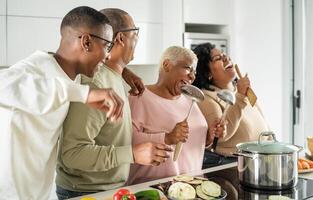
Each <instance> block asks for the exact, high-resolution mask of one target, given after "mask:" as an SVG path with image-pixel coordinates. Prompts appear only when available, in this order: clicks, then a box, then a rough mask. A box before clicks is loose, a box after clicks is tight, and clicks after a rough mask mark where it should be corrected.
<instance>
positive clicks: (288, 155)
mask: <svg viewBox="0 0 313 200" xmlns="http://www.w3.org/2000/svg"><path fill="white" fill-rule="evenodd" d="M263 136H271V137H272V140H269V141H263V140H262V137H263ZM236 148H237V153H235V154H234V155H236V156H238V173H239V181H240V183H241V184H242V185H243V186H247V187H251V188H256V189H264V190H283V189H290V188H292V187H294V186H295V185H296V184H297V181H298V165H297V160H298V152H299V151H301V150H302V147H299V146H296V145H291V144H286V143H282V142H278V141H277V140H276V137H275V134H274V133H273V132H270V131H266V132H262V133H261V134H260V135H259V140H258V141H257V142H246V143H240V144H237V145H236Z"/></svg>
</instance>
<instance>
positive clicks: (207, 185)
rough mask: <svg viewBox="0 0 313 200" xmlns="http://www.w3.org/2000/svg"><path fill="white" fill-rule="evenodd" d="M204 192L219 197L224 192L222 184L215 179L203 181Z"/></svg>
mask: <svg viewBox="0 0 313 200" xmlns="http://www.w3.org/2000/svg"><path fill="white" fill-rule="evenodd" d="M201 189H202V192H203V193H204V194H206V195H209V196H212V197H218V196H220V195H221V193H222V189H221V186H220V185H218V184H216V183H214V182H213V181H203V182H202V184H201Z"/></svg>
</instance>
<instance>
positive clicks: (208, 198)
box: [196, 185, 215, 200]
mask: <svg viewBox="0 0 313 200" xmlns="http://www.w3.org/2000/svg"><path fill="white" fill-rule="evenodd" d="M196 193H197V195H198V197H200V198H201V199H204V200H214V199H215V198H214V197H210V196H208V195H206V194H204V193H203V191H202V189H201V185H198V186H197V187H196Z"/></svg>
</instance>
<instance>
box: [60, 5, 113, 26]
mask: <svg viewBox="0 0 313 200" xmlns="http://www.w3.org/2000/svg"><path fill="white" fill-rule="evenodd" d="M105 24H109V19H108V18H107V17H106V16H105V15H103V14H102V13H101V12H99V11H97V10H95V9H93V8H90V7H88V6H80V7H77V8H74V9H73V10H71V11H70V12H68V13H67V14H66V15H65V16H64V18H63V20H62V23H61V30H62V29H63V28H64V27H71V28H78V27H86V28H89V29H94V28H95V27H99V26H104V25H105Z"/></svg>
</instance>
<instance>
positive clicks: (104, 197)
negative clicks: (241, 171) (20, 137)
mask: <svg viewBox="0 0 313 200" xmlns="http://www.w3.org/2000/svg"><path fill="white" fill-rule="evenodd" d="M236 166H237V162H235V163H230V164H226V165H220V166H217V167H211V168H207V169H203V170H199V171H193V172H190V173H188V174H189V175H191V176H196V175H202V174H206V173H209V172H215V171H219V170H223V169H227V168H232V167H236ZM173 177H174V176H172V177H168V178H163V179H158V180H155V181H150V182H145V183H141V184H137V185H132V186H128V187H123V188H127V189H129V190H130V191H132V192H133V193H135V192H138V191H142V190H148V189H151V188H150V187H149V186H151V185H156V184H158V183H164V182H167V181H170V180H173ZM299 178H306V179H312V180H313V172H310V173H304V174H299ZM116 190H117V189H113V190H108V191H104V192H99V193H95V194H91V195H86V196H85V197H87V196H89V197H93V198H95V199H97V200H100V199H101V200H110V199H112V196H113V194H114V193H115V192H116ZM81 198H82V197H76V198H72V200H80V199H81Z"/></svg>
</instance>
